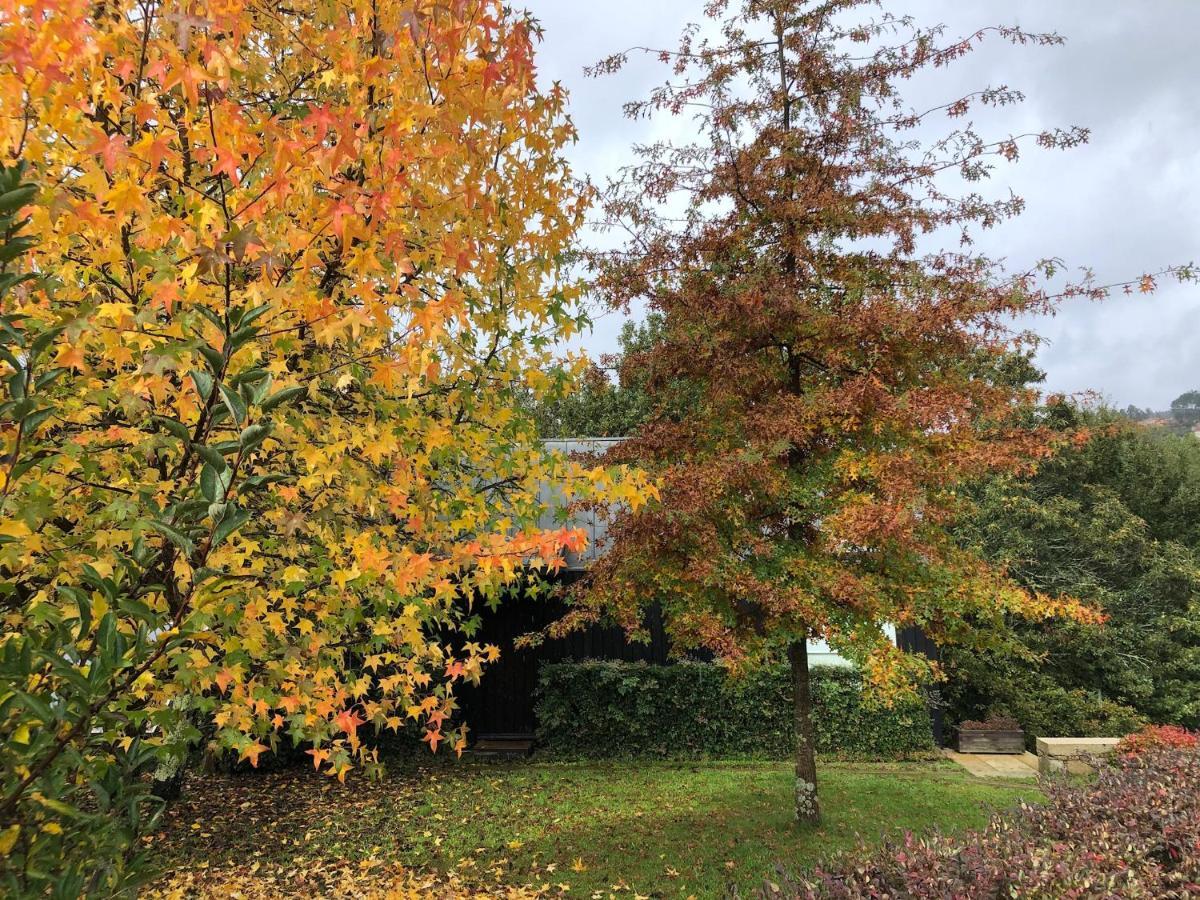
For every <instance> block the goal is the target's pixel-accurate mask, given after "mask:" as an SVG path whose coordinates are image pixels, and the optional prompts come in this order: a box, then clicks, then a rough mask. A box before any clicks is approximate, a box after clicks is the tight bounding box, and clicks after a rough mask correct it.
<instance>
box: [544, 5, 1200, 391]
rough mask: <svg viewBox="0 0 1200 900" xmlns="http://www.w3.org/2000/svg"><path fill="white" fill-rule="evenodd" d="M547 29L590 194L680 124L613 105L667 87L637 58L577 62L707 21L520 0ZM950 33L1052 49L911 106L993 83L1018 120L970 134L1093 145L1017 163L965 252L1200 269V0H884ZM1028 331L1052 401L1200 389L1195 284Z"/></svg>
mask: <svg viewBox="0 0 1200 900" xmlns="http://www.w3.org/2000/svg"><path fill="white" fill-rule="evenodd" d="M524 5H525V6H526V7H528V8H529V10H530V11H531V12H532V13H533V14H534V15H535V16H536V17H537V18H538V19H539V20H540V21H541V23H542V25H543V26H544V28H545V40H544V41H543V43H542V45H541V47H540V50H539V67H540V70H541V78H542V79H543V80H544V81H545V83H549V81H550V80H559V81H561V82H562V83H563V84H564V85H565V86H566V87H567V88H568V90H569V91H570V93H571V97H572V102H571V107H572V115H573V117H574V119H575V122H576V124H577V126H578V128H579V133H580V139H579V143H578V144H577V145H576V146H575V147H574V148H573V150H572V159H573V163H574V165H575V167H576V169H577V170H578V171H579V172H580V173H583V174H586V175H589V176H591V177H592V179H593V180H594V181H596V182H598V183H602V182H603V181H604V178H605V177H606V176H607V175H610V174H612V173H614V172H615V171H616V170H617V169H618V168H619V167H620V166H621V165H622V164H624V163H626V162H628V161H629V160H630V153H629V145H630V143H631V142H633V141H636V140H642V139H646V138H648V137H652V136H653V137H659V136H666V135H667V134H669V133H670V129H680V128H686V127H687V123H686V121H684V120H675V121H674V122H673V123H672V122H658V123H651V124H645V123H631V122H629V121H627V120H625V119H624V118H623V117H622V115H621V104H622V102H624V101H625V100H628V99H632V98H635V97H640V96H642V95H644V93H645V92H646V90H647V89H648V88H649V87H651V86H652V85H654V84H657V83H659V82H661V81H662V80H663V79H665V78H666V76H667V74H668V73H667V71H666V67H665V66H663V65H661V64H660V63H658V62H656V61H654V60H652V59H649V58H645V57H642V58H637V59H634V60H632V61H631V65H630V66H629V67H627V69H626V70H625V71H623V72H622V73H620V74H619V75H617V76H608V77H605V78H602V79H598V80H597V79H589V78H586V77H585V76H584V75H583V71H582V70H583V66H585V65H587V64H590V63H592V62H595V61H596V60H597V59H599V58H601V57H603V56H607V55H608V54H610V53H613V52H615V51H618V50H623V49H625V48H627V47H630V46H633V45H639V44H645V45H649V46H653V47H671V46H674V44H675V42H676V39H677V37H678V34H679V31H680V29H681V27H682V26H683V25H684V24H685V23H686V22H688V21H695V20H699V19H700V18H701V17H702V11H701V8H702V6H703V0H595V2H588V0H524ZM884 6H885V8H886V9H888V10H890V11H892V12H895V13H897V14H903V13H908V14H912V15H913V16H915V17H916V18H917V21H918V22H919V23H921V24H936V23H938V22H944V23H945V24H947V25H948V26H949V28H950V32H951V33H953V35H954V36H959V35H962V34H966V33H969V32H971V31H974V30H975V29H976V28H979V27H982V26H985V25H1013V24H1017V25H1020V26H1021V27H1023V28H1025V29H1026V30H1032V31H1057V32H1059V33H1060V34H1062V35H1063V36H1065V37H1066V38H1067V44H1066V46H1064V47H1057V48H1041V49H1038V48H1029V47H1012V46H1010V45H1006V44H1000V43H998V42H997V43H994V44H992V45H991V46H990V47H988V48H987V49H985V50H982V51H980V52H979V53H977V54H976V55H974V56H973V57H972V58H971V59H969V61H965V62H963V63H961V64H959V65H956V66H953V67H951V68H950V69H948V70H943V71H941V72H939V73H938V74H937V75H936V76H935V77H934V78H933V79H925V80H923V81H921V82H920V83H919V84H917V85H915V86H914V87H913V91H914V102H920V101H922V100H925V99H934V98H938V97H941V98H942V99H944V100H949V99H953V98H954V97H957V96H958V95H959V94H962V93H966V92H968V91H971V90H976V89H979V88H982V87H984V86H987V85H989V84H991V85H997V84H1007V85H1008V86H1009V87H1012V88H1016V89H1018V90H1021V91H1023V92H1024V93H1025V94H1026V97H1027V99H1026V102H1025V103H1024V104H1022V105H1021V106H1019V107H1016V108H1012V109H1011V110H1006V111H1003V112H1002V113H1000V114H992V115H989V116H988V117H987V119H986V122H985V121H983V120H980V121H979V122H978V124H979V125H980V126H981V128H983V126H985V125H986V128H983V130H984V131H985V134H987V133H995V134H996V136H997V137H1000V136H1003V135H1004V134H1005V133H1007V132H1010V131H1016V132H1024V131H1030V130H1041V129H1042V128H1047V127H1053V126H1058V125H1061V126H1069V125H1083V126H1087V127H1089V128H1091V129H1092V139H1091V143H1090V144H1088V145H1087V146H1085V147H1082V148H1080V149H1076V150H1072V151H1067V152H1061V151H1055V152H1049V151H1037V150H1032V149H1031V150H1029V151H1028V152H1026V153H1025V154H1024V155H1023V156H1022V159H1021V161H1020V162H1019V163H1018V164H1017V165H1016V166H1013V167H1010V168H1005V169H1004V170H1002V171H1001V172H1000V173H999V175H998V177H997V179H996V182H995V186H996V187H1000V188H1005V189H1007V188H1008V187H1012V189H1013V190H1015V191H1016V192H1017V193H1018V194H1019V195H1021V196H1022V197H1024V198H1025V200H1026V202H1027V209H1026V212H1025V213H1024V215H1022V216H1021V217H1020V218H1018V219H1016V220H1013V221H1011V222H1009V223H1007V224H1005V225H1004V226H1002V227H1000V228H997V229H995V230H993V231H991V232H986V233H984V234H983V235H982V236H981V238H980V240H979V242H978V244H977V246H978V247H979V248H980V249H981V250H983V251H985V252H987V253H989V254H990V255H993V256H997V257H1003V258H1006V259H1007V260H1010V261H1011V264H1012V266H1013V267H1014V268H1017V267H1027V266H1028V265H1029V264H1030V263H1031V262H1033V261H1035V260H1037V259H1040V258H1043V257H1050V256H1057V257H1062V258H1063V259H1065V260H1066V261H1067V262H1068V263H1069V264H1071V265H1076V266H1085V265H1086V266H1090V267H1092V268H1093V269H1095V271H1096V273H1097V275H1098V276H1100V277H1101V278H1102V279H1105V280H1125V279H1128V278H1134V277H1137V276H1138V275H1140V274H1141V273H1142V272H1144V271H1153V270H1157V269H1160V268H1162V267H1165V266H1167V265H1171V264H1176V263H1186V262H1191V261H1193V260H1194V261H1197V262H1200V0H884ZM620 324H621V320H620V317H619V316H617V315H612V314H610V315H607V316H604V317H602V318H600V319H598V321H597V323H596V326H595V329H594V330H593V332H592V334H591V335H590V336H589V337H588V338H587V339H586V340H585V342H584V346H585V347H586V348H587V350H588V352H589V353H590V354H593V355H595V354H599V353H604V352H608V351H611V350H612V349H614V348H615V335H616V333H617V331H618V330H619V328H620ZM1032 327H1033V328H1034V329H1035V330H1036V331H1038V332H1039V333H1040V334H1042V335H1043V336H1044V337H1046V338H1047V339H1048V343H1047V344H1046V345H1044V346H1043V349H1042V350H1041V352H1040V354H1039V359H1038V362H1039V364H1040V365H1041V367H1042V368H1043V369H1045V370H1046V373H1047V381H1046V387H1047V389H1048V390H1052V391H1062V392H1067V393H1077V392H1083V391H1096V392H1099V393H1101V394H1102V395H1104V396H1105V397H1106V398H1107V399H1108V400H1109V401H1111V402H1113V403H1115V404H1116V405H1118V406H1125V405H1126V404H1129V403H1133V404H1136V405H1138V406H1150V407H1153V408H1155V409H1164V408H1166V407H1167V405H1168V404H1169V403H1170V401H1171V400H1172V399H1173V398H1174V397H1176V396H1178V395H1179V394H1180V393H1182V392H1183V391H1185V390H1190V389H1192V388H1200V371H1198V369H1200V367H1198V366H1197V362H1198V361H1200V348H1198V347H1197V341H1196V338H1197V335H1198V334H1200V286H1196V285H1176V284H1170V285H1164V287H1163V288H1162V289H1161V290H1160V291H1159V292H1157V293H1156V294H1154V295H1153V296H1151V297H1149V298H1147V297H1144V296H1140V295H1136V296H1134V297H1124V296H1119V297H1117V296H1114V297H1113V298H1111V299H1109V300H1107V301H1105V302H1104V303H1099V304H1097V303H1089V302H1086V301H1076V302H1072V303H1070V304H1068V305H1066V306H1064V307H1063V308H1062V310H1061V312H1060V313H1059V314H1058V315H1057V316H1056V317H1054V318H1049V319H1040V320H1037V321H1036V322H1033V323H1032Z"/></svg>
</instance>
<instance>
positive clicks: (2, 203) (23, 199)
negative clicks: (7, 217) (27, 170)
mask: <svg viewBox="0 0 1200 900" xmlns="http://www.w3.org/2000/svg"><path fill="white" fill-rule="evenodd" d="M36 196H37V185H33V184H23V185H21V186H20V187H19V188H14V189H13V190H11V191H6V192H5V193H3V194H0V213H11V212H16V211H17V210H18V209H20V208H21V207H22V206H28V205H29V202H30V201H31V200H33V198H34V197H36Z"/></svg>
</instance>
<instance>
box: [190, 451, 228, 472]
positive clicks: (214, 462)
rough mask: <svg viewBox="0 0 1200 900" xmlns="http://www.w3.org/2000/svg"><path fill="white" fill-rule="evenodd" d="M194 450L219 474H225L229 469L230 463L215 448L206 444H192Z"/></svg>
mask: <svg viewBox="0 0 1200 900" xmlns="http://www.w3.org/2000/svg"><path fill="white" fill-rule="evenodd" d="M192 449H193V450H195V451H196V452H197V453H198V454H199V455H200V458H201V459H203V460H204V461H205V462H206V463H208V464H209V465H210V466H212V467H213V468H214V469H216V470H217V471H218V472H223V471H224V470H225V469H227V468H229V463H227V462H225V457H224V456H222V455H221V453H220V451H218V450H217V449H216V448H215V447H207V446H205V445H204V444H192Z"/></svg>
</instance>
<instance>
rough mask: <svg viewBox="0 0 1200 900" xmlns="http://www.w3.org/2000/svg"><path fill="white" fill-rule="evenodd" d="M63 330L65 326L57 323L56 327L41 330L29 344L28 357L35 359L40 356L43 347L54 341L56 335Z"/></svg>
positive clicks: (43, 349)
mask: <svg viewBox="0 0 1200 900" xmlns="http://www.w3.org/2000/svg"><path fill="white" fill-rule="evenodd" d="M64 330H65V326H63V325H59V326H57V327H56V328H51V329H49V330H48V331H43V332H42V333H41V334H39V335H38V336H37V337H35V338H34V339H33V342H32V343H31V344H30V345H29V357H30V359H32V360H36V359H37V358H38V357H39V356H41V355H42V353H43V352H44V351H45V349H46V348H47V347H49V346H50V345H51V344H52V343H54V341H55V340H57V338H58V336H59V335H60V334H62V333H63V331H64Z"/></svg>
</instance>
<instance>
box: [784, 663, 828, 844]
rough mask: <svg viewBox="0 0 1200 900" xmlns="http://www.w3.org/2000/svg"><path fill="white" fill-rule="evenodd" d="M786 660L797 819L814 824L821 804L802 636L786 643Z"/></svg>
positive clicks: (803, 823)
mask: <svg viewBox="0 0 1200 900" xmlns="http://www.w3.org/2000/svg"><path fill="white" fill-rule="evenodd" d="M788 662H789V663H790V665H791V668H792V711H793V722H792V728H793V731H794V734H795V739H796V821H797V823H799V824H801V825H815V824H816V823H818V822H820V821H821V804H820V802H819V800H818V798H817V756H816V749H815V748H816V734H815V731H814V728H813V718H812V690H811V687H810V685H809V680H808V645H807V642H806V641H805V640H804V639H800V640H795V641H792V643H791V644H789V645H788Z"/></svg>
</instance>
